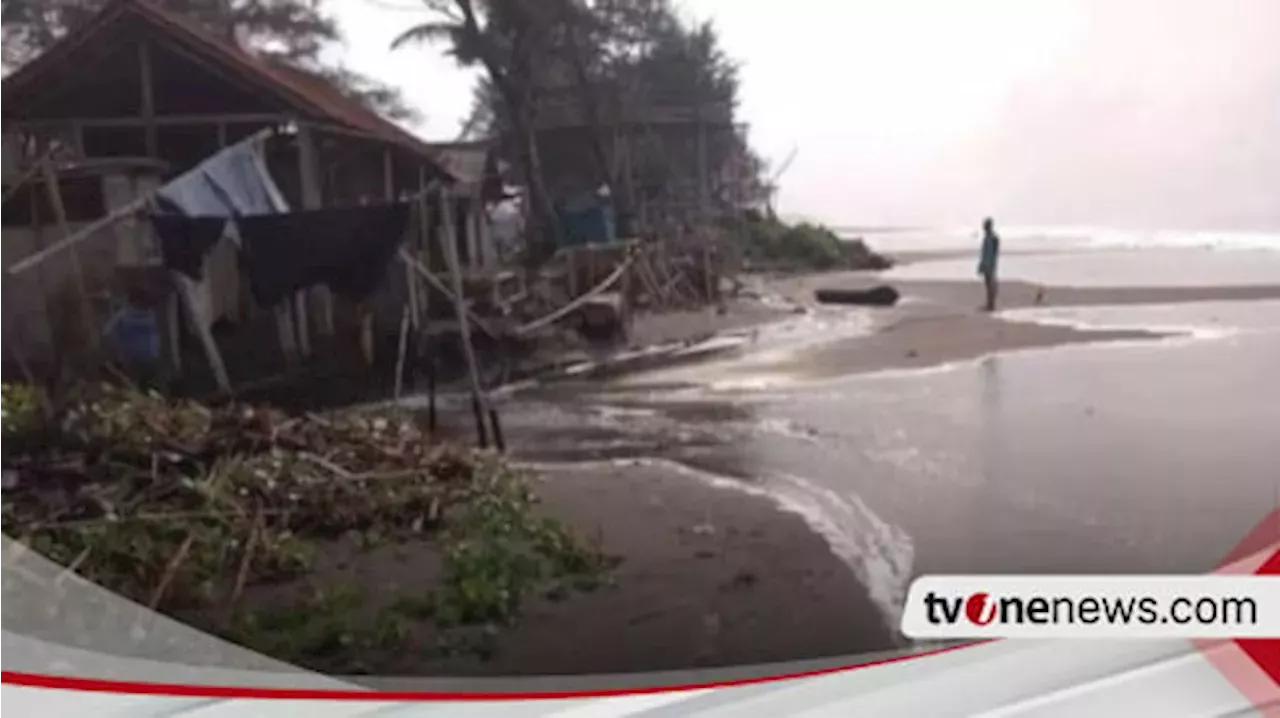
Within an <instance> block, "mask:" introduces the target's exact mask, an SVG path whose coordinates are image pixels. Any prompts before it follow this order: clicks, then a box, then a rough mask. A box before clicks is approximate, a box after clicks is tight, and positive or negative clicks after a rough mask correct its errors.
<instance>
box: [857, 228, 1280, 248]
mask: <svg viewBox="0 0 1280 718" xmlns="http://www.w3.org/2000/svg"><path fill="white" fill-rule="evenodd" d="M997 231H999V233H1000V235H1001V237H1002V238H1003V240H1004V242H1005V248H1006V249H1007V250H1013V251H1031V250H1038V249H1043V250H1047V251H1068V252H1069V251H1072V250H1083V251H1088V250H1099V249H1204V250H1211V251H1241V250H1246V251H1258V250H1263V251H1273V252H1280V231H1272V232H1242V231H1178V230H1153V231H1142V230H1124V229H1116V228H1111V227H1029V226H1007V227H999V228H997ZM841 237H843V238H845V239H850V240H852V239H858V238H860V239H864V240H866V241H867V242H868V243H870V244H871V245H872V246H873V247H876V248H877V249H881V250H885V251H900V252H901V251H949V250H964V249H971V248H973V247H974V246H975V245H976V243H977V241H978V232H977V229H976V228H972V227H966V228H939V229H933V230H910V231H895V232H853V231H849V232H843V233H841Z"/></svg>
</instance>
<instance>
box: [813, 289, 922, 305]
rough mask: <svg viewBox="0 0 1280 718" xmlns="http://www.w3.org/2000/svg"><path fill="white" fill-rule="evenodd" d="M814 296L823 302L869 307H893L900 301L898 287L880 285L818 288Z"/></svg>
mask: <svg viewBox="0 0 1280 718" xmlns="http://www.w3.org/2000/svg"><path fill="white" fill-rule="evenodd" d="M813 294H814V298H815V299H817V300H818V301H819V302H821V303H823V304H856V305H862V306H869V307H892V306H893V305H895V304H897V303H898V298H899V296H900V295H899V293H898V290H897V289H894V288H893V287H890V286H888V285H880V286H878V287H872V288H870V289H818V290H816V291H814V293H813Z"/></svg>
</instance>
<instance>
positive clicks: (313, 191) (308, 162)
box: [297, 122, 333, 354]
mask: <svg viewBox="0 0 1280 718" xmlns="http://www.w3.org/2000/svg"><path fill="white" fill-rule="evenodd" d="M298 176H299V180H300V181H301V187H302V208H303V209H320V206H321V199H320V168H319V164H318V163H317V161H316V145H315V136H314V134H313V133H312V130H311V126H310V125H309V124H307V123H305V122H299V123H298ZM313 296H315V297H316V298H317V299H318V300H319V302H320V330H321V331H322V332H323V333H324V334H326V335H328V336H333V294H332V293H331V292H329V290H328V288H326V287H317V288H316V289H315V290H314V291H313ZM305 297H306V293H305V292H299V294H298V299H297V301H298V313H299V315H300V316H299V318H298V323H299V329H298V336H299V340H300V342H301V343H302V345H303V352H305V353H307V354H310V353H311V352H310V344H309V341H308V339H307V317H306V299H305Z"/></svg>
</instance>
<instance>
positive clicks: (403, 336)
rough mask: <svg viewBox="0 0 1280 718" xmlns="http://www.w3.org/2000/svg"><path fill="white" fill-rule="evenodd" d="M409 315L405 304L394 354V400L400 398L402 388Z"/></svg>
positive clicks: (401, 313)
mask: <svg viewBox="0 0 1280 718" xmlns="http://www.w3.org/2000/svg"><path fill="white" fill-rule="evenodd" d="M409 315H410V310H409V307H408V306H407V305H406V306H405V308H404V309H403V310H402V311H401V312H400V351H399V353H398V354H397V356H396V388H395V398H396V400H399V399H400V393H401V391H402V390H403V389H404V355H405V352H406V351H408V345H409V341H408V340H409V324H410V321H409Z"/></svg>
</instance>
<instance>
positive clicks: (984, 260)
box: [978, 217, 1000, 312]
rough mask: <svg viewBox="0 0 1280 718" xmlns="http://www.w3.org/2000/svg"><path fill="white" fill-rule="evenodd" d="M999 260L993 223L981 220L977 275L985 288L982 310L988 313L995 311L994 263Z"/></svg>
mask: <svg viewBox="0 0 1280 718" xmlns="http://www.w3.org/2000/svg"><path fill="white" fill-rule="evenodd" d="M999 259H1000V237H999V235H997V234H996V230H995V223H994V222H992V221H991V218H990V217H988V218H986V219H984V220H982V255H981V257H980V258H979V259H978V274H979V275H981V276H982V283H983V284H984V285H986V288H987V304H986V306H985V307H984V308H985V309H986V311H988V312H994V311H995V309H996V294H997V293H998V292H999V287H998V286H997V284H996V263H997V262H998V261H999Z"/></svg>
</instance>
